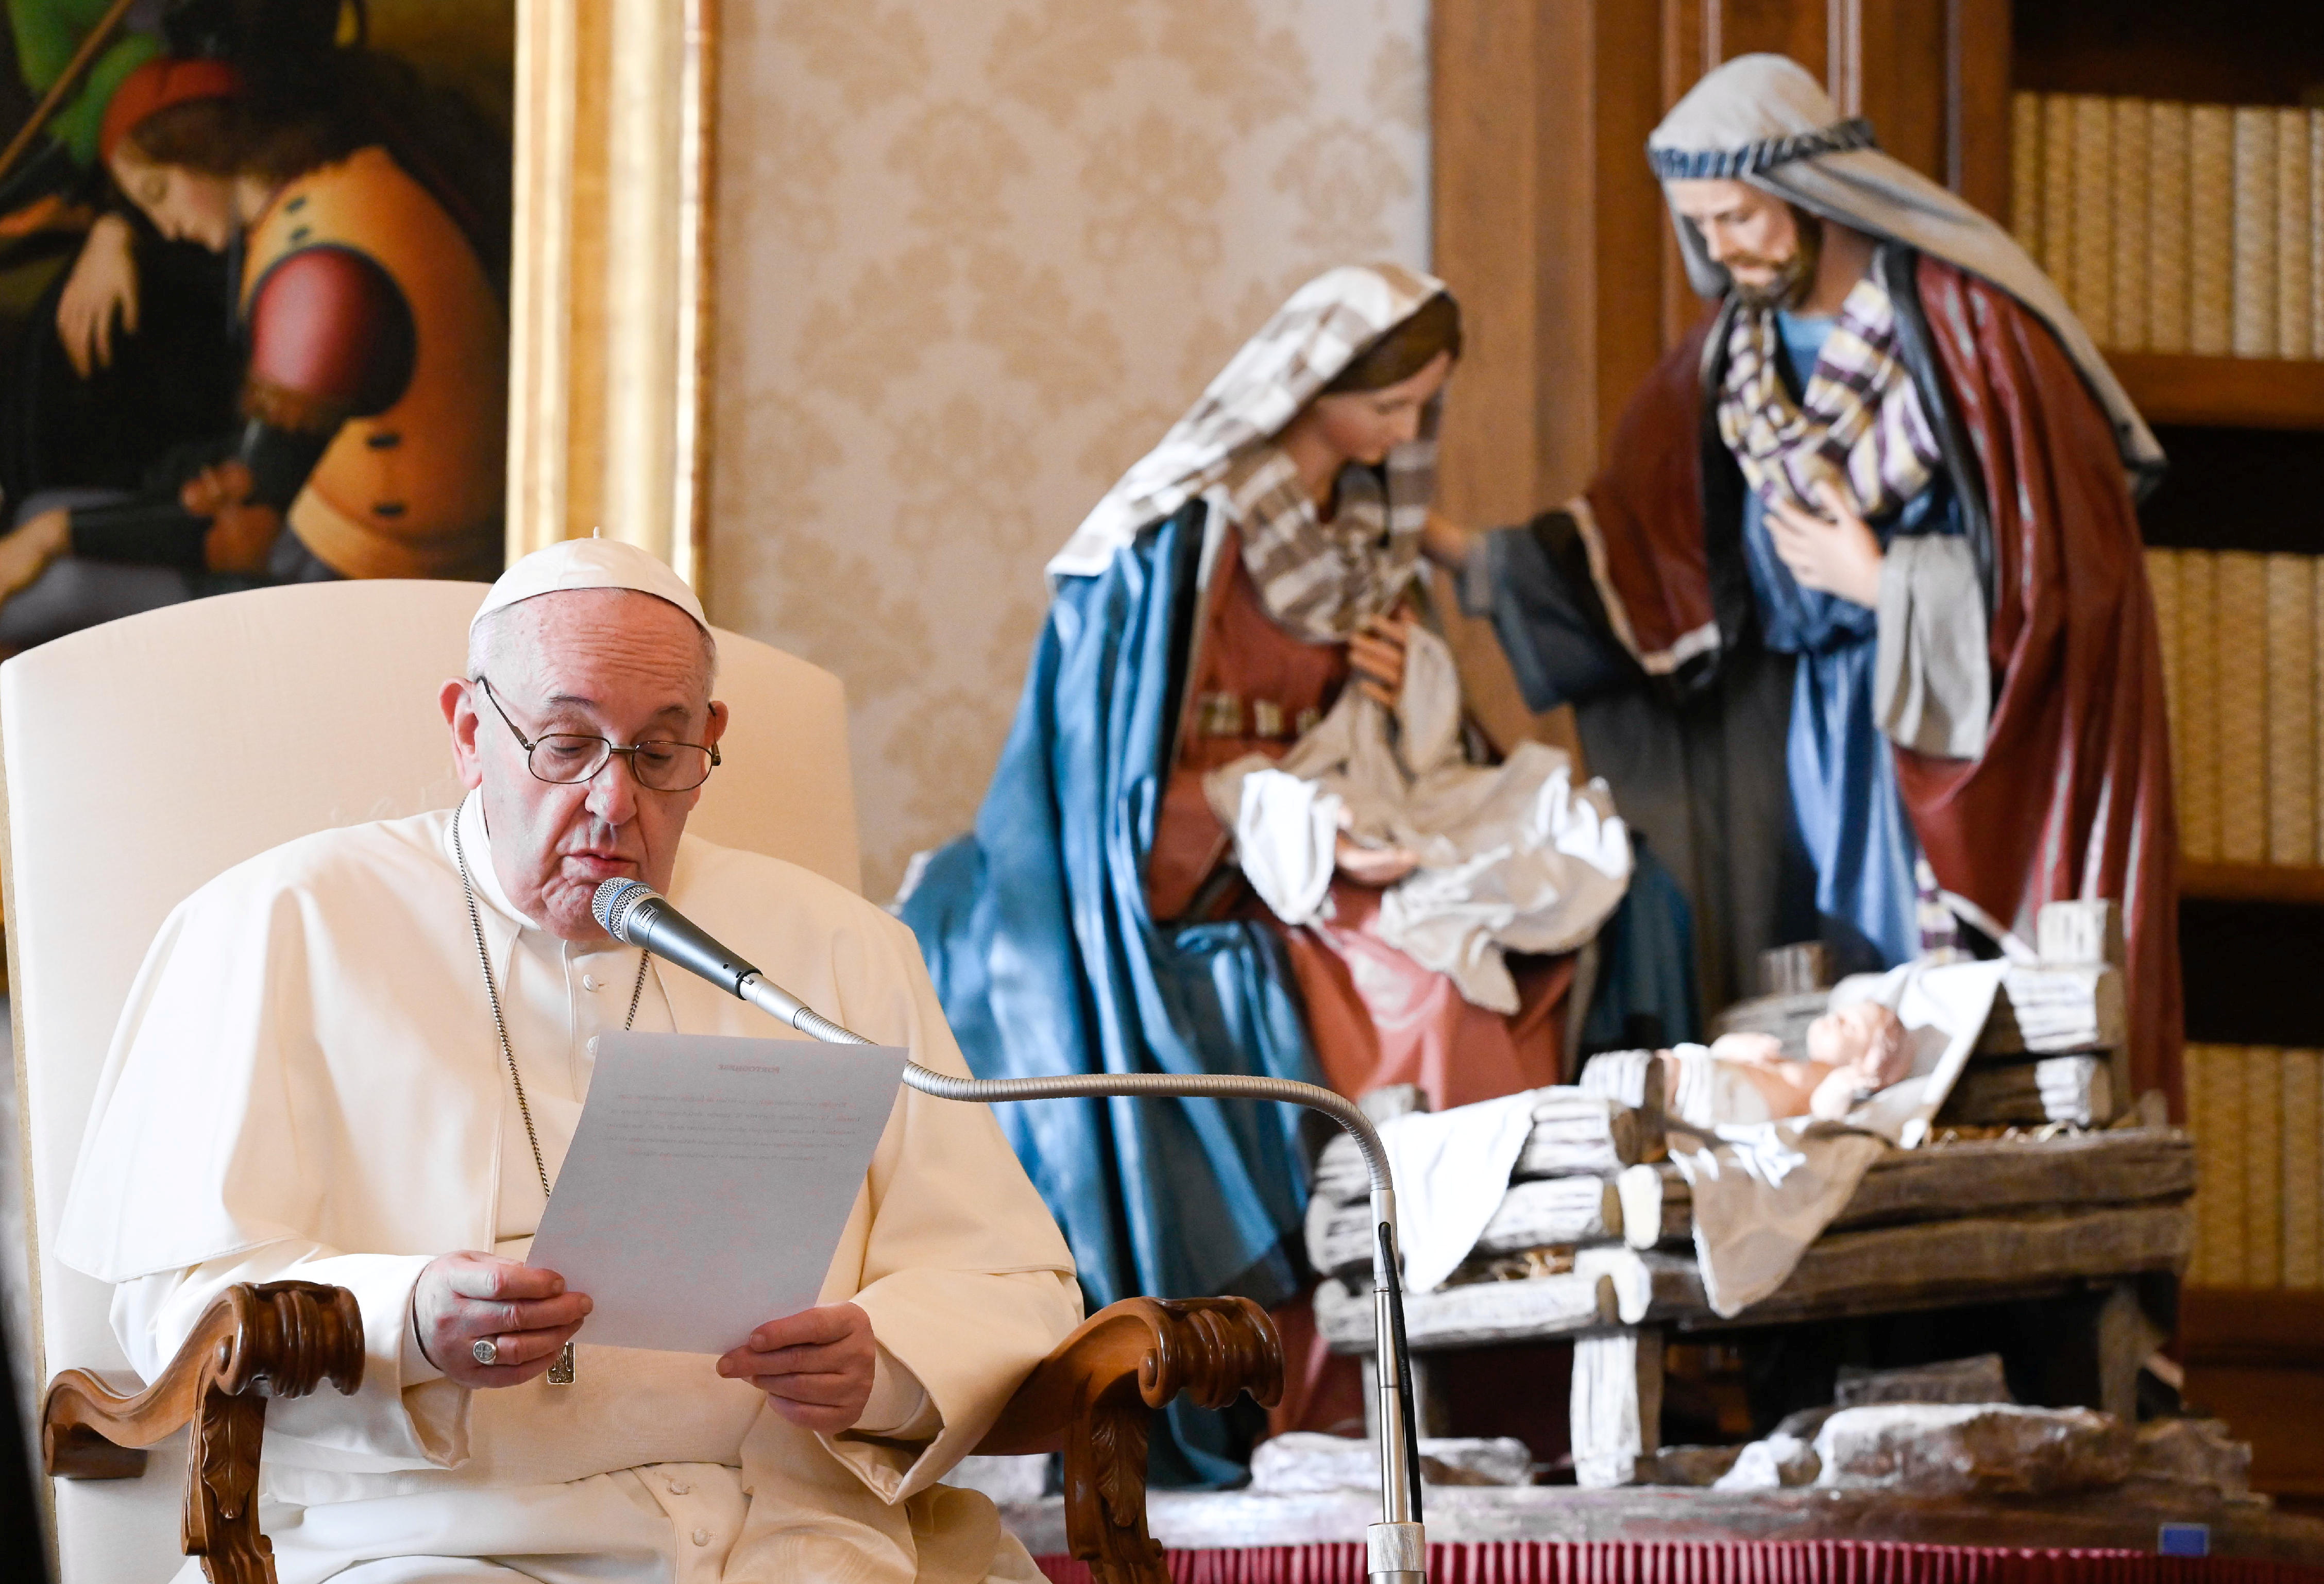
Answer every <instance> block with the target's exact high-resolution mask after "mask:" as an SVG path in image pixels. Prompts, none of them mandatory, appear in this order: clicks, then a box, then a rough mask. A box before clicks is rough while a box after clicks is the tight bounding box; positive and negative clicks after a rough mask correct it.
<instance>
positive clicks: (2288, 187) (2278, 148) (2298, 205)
mask: <svg viewBox="0 0 2324 1584" xmlns="http://www.w3.org/2000/svg"><path fill="white" fill-rule="evenodd" d="M2308 166H2309V156H2308V112H2307V111H2305V110H2278V111H2277V112H2276V113H2275V355H2277V356H2278V357H2313V356H2315V355H2316V346H2315V335H2316V332H2315V327H2314V320H2313V318H2312V317H2311V316H2310V313H2309V301H2308V299H2309V293H2310V290H2312V289H2313V286H2314V281H2315V275H2314V272H2313V270H2312V269H2311V268H2310V259H2309V256H2308V247H2309V231H2310V213H2309V207H2308Z"/></svg>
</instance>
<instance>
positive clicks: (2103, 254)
mask: <svg viewBox="0 0 2324 1584" xmlns="http://www.w3.org/2000/svg"><path fill="white" fill-rule="evenodd" d="M2268 175H2269V182H2270V186H2269V190H2270V192H2273V190H2274V188H2273V180H2274V166H2273V164H2271V165H2270V166H2269V168H2268ZM2073 279H2074V285H2073V290H2072V291H2071V292H2070V296H2069V300H2070V301H2071V302H2072V303H2073V305H2074V313H2075V315H2076V317H2078V318H2080V320H2081V321H2082V327H2083V328H2085V329H2087V330H2089V333H2090V339H2091V340H2093V341H2095V342H2097V343H2098V345H2101V346H2112V345H2115V339H2114V106H2113V105H2112V104H2111V103H2109V102H2108V101H2107V100H2105V99H2102V98H2100V97H2098V96H2097V95H2096V94H2077V95H2075V96H2074V277H2073ZM2273 308H2274V304H2273V299H2271V300H2270V303H2269V309H2270V314H2271V317H2272V316H2273Z"/></svg>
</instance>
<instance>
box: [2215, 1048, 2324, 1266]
mask: <svg viewBox="0 0 2324 1584" xmlns="http://www.w3.org/2000/svg"><path fill="white" fill-rule="evenodd" d="M2186 1074H2187V1121H2188V1126H2189V1128H2190V1130H2191V1131H2192V1132H2193V1134H2194V1136H2195V1172H2196V1179H2195V1182H2196V1186H2195V1257H2194V1260H2193V1263H2192V1264H2191V1266H2190V1267H2189V1269H2188V1272H2187V1279H2188V1280H2189V1281H2190V1283H2192V1284H2193V1285H2196V1286H2199V1287H2324V1054H2319V1053H2318V1052H2316V1051H2295V1050H2279V1049H2277V1048H2276V1047H2274V1046H2273V1045H2189V1046H2188V1047H2187V1061H2186Z"/></svg>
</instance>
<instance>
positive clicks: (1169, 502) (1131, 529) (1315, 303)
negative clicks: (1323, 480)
mask: <svg viewBox="0 0 2324 1584" xmlns="http://www.w3.org/2000/svg"><path fill="white" fill-rule="evenodd" d="M1443 290H1444V282H1443V281H1439V280H1437V279H1435V278H1434V276H1430V275H1424V274H1422V273H1420V272H1418V271H1416V270H1407V269H1405V268H1403V267H1402V266H1400V265H1397V264H1350V265H1343V266H1342V267H1341V268H1339V269H1336V270H1327V271H1325V272H1323V274H1321V275H1318V276H1316V277H1315V279H1314V280H1313V281H1308V282H1307V284H1306V285H1305V286H1302V287H1301V288H1300V289H1299V290H1297V291H1296V292H1294V293H1292V295H1291V299H1290V300H1289V301H1287V302H1286V303H1285V304H1284V305H1283V306H1282V307H1281V308H1280V309H1277V310H1276V312H1275V316H1274V317H1273V318H1270V319H1268V321H1267V324H1266V325H1265V327H1262V328H1261V329H1260V330H1259V334H1258V335H1256V336H1252V337H1251V338H1250V340H1249V341H1247V342H1245V343H1243V347H1242V350H1241V351H1240V352H1238V353H1236V354H1235V355H1234V357H1233V358H1232V360H1231V361H1230V362H1229V363H1228V364H1227V366H1226V367H1225V368H1223V369H1222V370H1221V371H1220V372H1219V376H1218V378H1216V379H1214V380H1213V381H1212V382H1210V386H1209V388H1208V389H1206V390H1205V391H1203V394H1202V397H1201V399H1200V400H1199V401H1196V402H1195V403H1194V406H1193V407H1192V408H1190V409H1188V410H1187V412H1186V415H1185V417H1184V418H1182V419H1179V420H1178V421H1177V422H1176V423H1175V424H1173V425H1171V426H1170V432H1169V433H1167V434H1166V435H1164V436H1163V437H1162V442H1161V444H1160V445H1158V446H1157V447H1154V449H1153V450H1151V451H1149V452H1148V453H1147V454H1146V455H1145V456H1143V457H1142V458H1140V459H1139V461H1138V462H1137V463H1135V464H1133V465H1131V467H1130V471H1129V472H1128V473H1125V474H1122V475H1121V480H1120V483H1116V484H1115V485H1114V486H1113V488H1112V489H1111V490H1109V491H1107V492H1106V495H1105V498H1104V499H1103V500H1102V501H1100V502H1098V503H1097V506H1096V509H1095V510H1093V511H1091V512H1090V514H1089V515H1088V516H1087V517H1086V518H1084V519H1083V520H1082V525H1081V527H1079V528H1078V529H1075V530H1074V536H1073V538H1071V539H1067V540H1066V541H1065V548H1063V549H1061V550H1059V551H1058V552H1057V553H1056V555H1055V556H1053V557H1050V558H1049V566H1048V575H1049V578H1050V581H1051V582H1052V583H1055V582H1056V579H1058V578H1060V577H1093V576H1096V575H1097V574H1099V573H1101V572H1103V571H1104V570H1105V569H1106V568H1107V567H1108V566H1111V565H1112V563H1113V558H1114V557H1115V555H1116V554H1118V553H1119V552H1120V549H1121V548H1122V547H1123V546H1125V545H1127V544H1129V543H1130V542H1131V541H1132V540H1134V539H1136V538H1137V537H1138V535H1139V531H1140V530H1143V529H1146V528H1149V527H1151V526H1152V525H1153V524H1155V523H1156V522H1158V521H1159V520H1162V519H1163V518H1166V517H1167V516H1169V515H1170V514H1171V513H1172V512H1175V511H1177V510H1178V508H1180V507H1181V506H1184V505H1185V503H1186V502H1188V501H1191V500H1193V499H1194V497H1195V496H1197V495H1199V494H1201V493H1203V492H1204V491H1205V490H1207V489H1209V488H1210V487H1211V486H1212V485H1213V484H1215V483H1219V482H1220V481H1221V480H1222V479H1224V478H1225V477H1226V475H1227V474H1228V472H1229V471H1230V469H1231V467H1232V466H1233V465H1234V464H1235V462H1236V461H1237V459H1238V458H1239V457H1240V456H1241V455H1242V454H1243V453H1244V452H1246V451H1248V450H1249V449H1250V447H1252V446H1254V445H1256V444H1258V443H1259V442H1261V441H1264V440H1267V439H1269V438H1272V437H1274V436H1275V435H1277V434H1278V433H1280V432H1281V431H1282V429H1283V427H1284V426H1285V425H1286V424H1287V423H1289V422H1290V421H1291V420H1292V419H1294V418H1295V417H1296V416H1297V415H1298V413H1299V410H1300V409H1302V408H1304V407H1305V406H1306V405H1307V403H1308V402H1309V401H1313V400H1314V397H1315V396H1316V394H1317V393H1318V392H1319V391H1322V390H1323V387H1324V386H1326V385H1328V384H1330V383H1331V382H1333V380H1335V379H1337V378H1338V377H1339V376H1340V373H1341V372H1342V370H1344V369H1346V368H1347V366H1348V365H1349V364H1351V363H1353V362H1354V361H1355V360H1356V357H1357V355H1358V354H1360V353H1361V352H1362V351H1363V350H1364V349H1365V348H1366V347H1368V346H1369V345H1371V344H1372V343H1373V342H1375V341H1377V340H1379V337H1380V336H1383V335H1385V334H1387V333H1388V331H1389V330H1392V329H1394V328H1395V327H1397V326H1398V325H1400V324H1402V323H1403V322H1404V321H1405V320H1406V319H1408V318H1411V317H1412V316H1413V315H1414V314H1415V313H1416V312H1418V311H1419V309H1420V308H1421V307H1422V305H1423V304H1425V303H1426V302H1427V301H1428V300H1429V299H1432V298H1434V297H1436V296H1438V295H1439V294H1440V293H1442V292H1443ZM1435 457H1436V441H1435V437H1434V435H1432V434H1425V433H1424V434H1423V435H1422V437H1420V438H1419V439H1417V440H1416V441H1414V442H1413V443H1412V444H1410V445H1408V446H1399V447H1397V449H1396V452H1395V453H1394V454H1393V455H1391V456H1390V457H1389V460H1388V469H1389V472H1390V473H1391V474H1395V475H1397V477H1398V478H1399V479H1400V480H1401V481H1402V483H1403V484H1404V485H1405V486H1406V487H1399V488H1397V489H1396V490H1395V491H1394V492H1393V493H1392V494H1391V497H1390V500H1389V502H1388V504H1389V510H1390V512H1391V517H1392V522H1391V527H1392V528H1396V529H1400V528H1404V527H1406V526H1407V525H1406V524H1404V523H1403V522H1402V521H1401V518H1402V517H1403V516H1405V515H1407V514H1409V513H1408V512H1406V511H1403V510H1400V509H1399V507H1400V503H1402V502H1406V501H1408V500H1409V498H1410V497H1412V496H1413V495H1414V494H1417V497H1418V502H1419V507H1418V512H1417V514H1416V515H1415V520H1413V521H1412V522H1411V523H1410V524H1409V525H1408V527H1409V529H1410V532H1411V534H1412V535H1413V536H1415V537H1416V536H1417V533H1418V530H1419V522H1418V520H1417V518H1418V516H1425V513H1426V508H1427V501H1428V496H1429V494H1430V493H1431V488H1430V486H1431V485H1432V484H1433V483H1434V476H1435ZM1411 486H1417V487H1416V488H1414V487H1411Z"/></svg>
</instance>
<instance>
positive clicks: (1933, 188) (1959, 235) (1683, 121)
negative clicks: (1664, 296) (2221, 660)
mask: <svg viewBox="0 0 2324 1584" xmlns="http://www.w3.org/2000/svg"><path fill="white" fill-rule="evenodd" d="M1646 158H1647V160H1648V161H1649V162H1651V163H1652V164H1653V166H1654V170H1655V176H1657V177H1658V178H1660V179H1661V180H1664V181H1665V182H1669V181H1677V180H1721V179H1724V180H1735V181H1748V182H1749V183H1750V184H1751V185H1752V186H1754V187H1757V188H1760V189H1764V190H1766V191H1767V192H1771V193H1774V194H1775V196H1776V197H1778V198H1784V199H1786V200H1788V201H1790V202H1792V203H1794V204H1797V205H1798V206H1799V207H1801V208H1803V209H1805V210H1807V211H1808V212H1809V213H1811V214H1813V215H1820V216H1822V217H1823V218H1825V219H1827V220H1837V221H1838V222H1840V224H1841V225H1843V226H1852V227H1853V228H1855V229H1856V230H1858V231H1862V232H1866V233H1867V234H1869V235H1874V236H1880V237H1887V238H1890V239H1893V240H1895V241H1897V242H1901V243H1904V244H1906V245H1907V246H1910V247H1913V248H1915V249H1917V250H1919V251H1920V252H1922V253H1927V254H1929V255H1930V256H1932V257H1933V258H1939V259H1942V260H1943V261H1945V262H1947V263H1949V264H1953V265H1955V266H1957V267H1959V268H1960V269H1963V270H1966V271H1968V272H1969V273H1970V274H1972V275H1977V276H1980V277H1982V278H1983V279H1985V280H1987V281H1991V282H1992V283H1993V284H1994V285H1996V286H1998V287H1999V288H2001V290H2004V291H2006V292H2007V293H2009V295H2010V296H2012V297H2014V298H2015V299H2017V300H2018V301H2020V302H2022V303H2024V305H2025V306H2026V307H2027V308H2028V309H2032V310H2033V313H2034V314H2035V315H2036V316H2038V317H2039V318H2041V319H2042V320H2043V322H2044V323H2046V324H2047V325H2048V326H2049V327H2051V329H2052V330H2053V331H2054V332H2056V334H2057V336H2058V340H2059V343H2060V344H2061V345H2062V346H2064V348H2065V349H2066V355H2068V356H2069V357H2070V358H2072V359H2073V360H2074V363H2075V365H2076V366H2077V367H2079V368H2080V370H2081V373H2082V378H2083V380H2084V381H2085V382H2088V383H2089V387H2090V391H2091V392H2092V393H2093V394H2094V395H2096V396H2097V397H2098V401H2100V402H2101V403H2103V404H2104V405H2105V407H2106V410H2107V417H2108V418H2109V419H2111V420H2112V421H2113V424H2114V431H2115V442H2116V446H2117V447H2119V448H2120V450H2121V453H2122V459H2123V465H2124V466H2125V467H2126V468H2127V469H2128V470H2129V472H2130V474H2131V475H2132V478H2133V481H2134V483H2138V482H2141V481H2144V480H2149V479H2151V478H2152V477H2153V475H2154V474H2157V473H2158V472H2159V471H2160V470H2161V468H2162V466H2163V447H2161V446H2159V445H2157V444H2156V443H2155V439H2154V435H2153V431H2152V430H2150V429H2149V428H2147V427H2146V420H2145V419H2142V418H2140V417H2139V415H2138V410H2137V409H2136V408H2135V407H2133V406H2132V405H2131V403H2130V397H2129V396H2128V394H2126V392H2125V391H2124V390H2123V388H2122V384H2121V382H2120V381H2118V380H2116V378H2115V376H2114V371H2113V370H2112V369H2109V368H2108V367H2107V364H2106V359H2105V358H2104V357H2102V356H2100V355H2099V354H2098V345H2097V343H2095V342H2093V341H2092V340H2091V339H2090V335H2089V331H2088V330H2086V329H2084V328H2083V327H2082V322H2081V320H2080V319H2078V318H2075V317H2074V311H2073V309H2070V308H2068V307H2067V306H2066V299H2065V296H2064V294H2063V293H2061V292H2060V291H2059V290H2058V288H2057V286H2056V284H2055V283H2054V282H2052V281H2051V279H2050V278H2049V277H2048V276H2047V275H2045V274H2043V272H2042V270H2041V267H2040V266H2039V265H2037V264H2036V263H2034V262H2033V260H2032V259H2030V258H2028V257H2027V256H2026V254H2025V250H2024V248H2022V247H2020V246H2018V245H2017V244H2016V242H2015V240H2014V239H2013V238H2012V237H2011V236H2010V235H2009V234H2008V233H2007V232H2006V231H2004V230H2003V229H2002V228H2001V227H2000V226H1997V225H1996V224H1994V222H1993V221H1992V220H1990V219H1988V218H1987V217H1986V216H1983V215H1981V214H1979V213H1978V211H1977V210H1975V209H1973V208H1971V207H1969V205H1968V204H1965V203H1963V202H1962V201H1961V200H1960V198H1957V197H1955V196H1954V195H1953V194H1952V193H1951V192H1950V191H1949V190H1947V189H1944V188H1942V187H1940V186H1938V185H1937V184H1936V183H1935V182H1933V181H1932V180H1929V179H1928V178H1927V177H1925V176H1923V175H1922V174H1921V173H1920V172H1919V171H1917V170H1914V169H1913V168H1912V167H1911V166H1909V165H1907V164H1905V163H1904V161H1901V160H1899V159H1897V158H1895V156H1894V155H1891V154H1886V153H1883V152H1881V151H1880V149H1879V148H1878V147H1877V145H1876V144H1875V143H1874V142H1873V136H1872V124H1871V123H1869V122H1867V121H1865V120H1863V119H1861V118H1860V117H1858V118H1849V119H1842V118H1841V116H1840V111H1839V109H1838V108H1837V107H1836V106H1834V105H1833V104H1832V102H1831V98H1830V97H1827V96H1826V95H1825V93H1824V91H1823V89H1822V87H1821V86H1819V85H1818V84H1817V82H1816V80H1815V78H1813V77H1812V76H1810V75H1809V73H1808V71H1807V69H1806V68H1804V67H1803V66H1801V65H1800V64H1799V63H1798V62H1797V61H1795V60H1788V59H1786V58H1785V57H1784V56H1781V55H1743V56H1738V57H1737V58H1736V59H1735V60H1729V61H1728V62H1727V63H1726V64H1725V65H1723V66H1720V67H1719V68H1718V69H1716V70H1713V71H1711V73H1709V74H1708V75H1707V76H1705V77H1704V78H1703V79H1702V80H1701V82H1699V83H1697V84H1695V85H1694V87H1693V88H1692V91H1690V92H1689V93H1688V94H1687V96H1686V97H1684V98H1683V99H1681V100H1680V101H1679V102H1678V103H1677V105H1676V106H1673V108H1672V110H1671V113H1670V114H1669V115H1665V116H1664V117H1663V122H1662V124H1661V125H1660V126H1657V127H1655V130H1654V134H1653V135H1651V136H1650V137H1648V138H1647V139H1646ZM1671 218H1672V221H1673V223H1674V225H1675V226H1677V227H1678V240H1679V251H1680V252H1681V253H1683V254H1684V255H1685V257H1686V273H1687V279H1688V280H1689V281H1691V282H1692V284H1693V286H1694V289H1695V290H1697V291H1698V292H1700V293H1701V294H1702V295H1703V296H1705V297H1721V296H1724V295H1725V294H1726V292H1727V290H1728V288H1729V281H1728V275H1727V272H1726V271H1725V270H1724V269H1722V268H1720V266H1719V265H1718V264H1717V263H1715V262H1712V260H1711V254H1710V253H1709V251H1708V250H1707V249H1705V248H1704V246H1703V244H1702V234H1701V232H1700V231H1698V230H1697V229H1696V228H1695V226H1694V225H1693V224H1692V222H1691V221H1689V220H1688V219H1687V218H1686V217H1685V216H1683V215H1680V214H1679V213H1678V212H1677V210H1676V209H1675V208H1674V209H1673V210H1672V213H1671Z"/></svg>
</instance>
